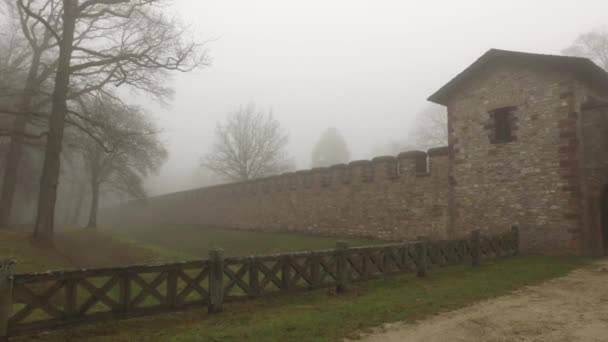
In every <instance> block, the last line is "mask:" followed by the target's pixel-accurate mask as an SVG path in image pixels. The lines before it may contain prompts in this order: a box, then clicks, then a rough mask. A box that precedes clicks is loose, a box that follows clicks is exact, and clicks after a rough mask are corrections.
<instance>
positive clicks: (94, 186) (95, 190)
mask: <svg viewBox="0 0 608 342" xmlns="http://www.w3.org/2000/svg"><path fill="white" fill-rule="evenodd" d="M98 208H99V182H97V181H95V180H93V181H92V182H91V211H89V223H88V224H87V228H97V209H98Z"/></svg>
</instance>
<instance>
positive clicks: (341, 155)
mask: <svg viewBox="0 0 608 342" xmlns="http://www.w3.org/2000/svg"><path fill="white" fill-rule="evenodd" d="M349 159H350V152H349V151H348V146H347V145H346V140H344V137H343V136H342V134H341V133H340V131H338V129H337V128H335V127H330V128H328V129H326V130H325V132H323V134H322V135H321V137H320V138H319V141H317V143H316V144H315V147H314V148H313V150H312V167H321V166H330V165H333V164H340V163H347V162H348V161H349Z"/></svg>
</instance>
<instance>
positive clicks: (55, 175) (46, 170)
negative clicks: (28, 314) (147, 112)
mask: <svg viewBox="0 0 608 342" xmlns="http://www.w3.org/2000/svg"><path fill="white" fill-rule="evenodd" d="M17 1H18V2H19V7H20V9H21V10H22V11H23V12H24V13H26V14H27V15H28V16H29V17H30V18H33V19H35V20H36V21H38V22H39V23H40V24H41V25H42V26H43V27H44V28H45V29H46V30H47V31H48V32H50V34H51V35H52V36H53V37H54V39H55V41H56V42H57V44H58V46H59V57H58V59H57V61H56V63H55V65H56V72H55V81H54V90H53V93H52V96H51V110H50V115H49V116H48V132H45V135H46V149H45V159H44V165H43V170H42V177H41V181H40V194H39V197H38V213H37V218H36V226H35V231H34V236H35V237H38V238H49V237H50V236H52V234H53V224H54V209H55V204H56V199H57V187H58V179H59V171H60V155H61V149H62V140H63V134H64V129H65V125H66V123H67V124H72V125H74V126H76V127H80V126H82V125H80V123H79V122H78V121H79V120H84V121H86V120H87V118H86V116H85V115H83V114H82V113H78V112H76V111H75V110H74V104H73V103H72V102H73V101H71V100H73V99H77V98H79V97H80V95H83V94H88V93H91V92H94V91H96V92H101V93H105V94H106V95H108V96H110V94H109V93H108V92H107V90H106V89H107V87H108V86H110V85H113V86H121V85H127V86H129V87H130V88H131V89H134V90H140V91H144V92H146V93H149V94H152V95H154V96H155V97H156V98H157V99H160V100H162V99H165V98H167V97H168V96H170V95H171V90H170V88H167V86H166V82H165V80H166V78H167V77H168V72H169V71H184V72H185V71H190V70H192V69H193V68H196V67H199V66H203V65H206V61H207V59H206V54H205V50H203V49H202V46H201V44H197V43H194V42H190V41H188V40H187V30H186V29H184V28H182V27H180V25H179V23H178V22H177V21H175V20H174V19H171V18H167V16H166V15H165V14H163V11H164V10H165V9H166V8H165V5H166V3H167V1H163V0H85V1H78V0H63V1H62V7H61V20H60V22H59V24H58V25H57V26H54V25H52V24H51V23H50V22H49V21H48V20H46V19H45V16H42V15H39V14H37V13H36V12H35V11H33V10H32V8H31V7H30V6H31V1H27V2H24V0H17Z"/></svg>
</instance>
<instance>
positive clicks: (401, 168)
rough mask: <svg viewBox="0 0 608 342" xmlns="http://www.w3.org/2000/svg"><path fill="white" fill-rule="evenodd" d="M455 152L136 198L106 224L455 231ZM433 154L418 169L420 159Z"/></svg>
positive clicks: (375, 232) (439, 234) (366, 232)
mask: <svg viewBox="0 0 608 342" xmlns="http://www.w3.org/2000/svg"><path fill="white" fill-rule="evenodd" d="M447 153H448V149H447V148H438V149H432V150H430V151H429V153H428V157H427V154H426V153H424V152H416V151H412V152H406V153H402V154H400V155H399V156H398V157H379V158H375V159H373V160H372V161H357V162H352V163H350V164H348V165H336V166H333V167H330V168H320V169H313V170H307V171H299V172H295V173H289V174H284V175H281V176H276V177H269V178H265V179H261V180H258V181H250V182H244V183H235V184H227V185H220V186H215V187H210V188H203V189H197V190H191V191H185V192H179V193H174V194H168V195H164V196H158V197H153V198H149V199H147V200H142V201H135V202H130V203H128V204H126V205H123V206H121V207H120V208H118V209H114V210H106V211H105V213H104V215H103V216H102V221H103V222H104V223H105V224H156V225H158V224H167V225H169V224H195V225H206V226H215V227H226V228H236V229H255V230H272V231H297V232H307V233H314V234H322V235H336V236H362V237H363V236H366V237H375V238H380V239H385V240H406V239H415V238H417V237H419V236H428V237H432V238H445V237H446V236H447V233H446V227H447V188H448V184H447V179H448V177H447V175H448V155H447ZM417 158H422V160H427V159H428V171H429V172H424V173H417V172H416V169H415V164H416V159H417Z"/></svg>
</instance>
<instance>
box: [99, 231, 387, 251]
mask: <svg viewBox="0 0 608 342" xmlns="http://www.w3.org/2000/svg"><path fill="white" fill-rule="evenodd" d="M102 231H111V232H112V234H113V235H118V236H124V237H126V238H128V239H131V240H136V241H139V242H143V243H146V244H152V245H157V246H160V247H162V248H165V249H169V250H174V251H179V252H180V253H184V254H187V255H191V256H193V257H197V258H207V257H208V256H209V251H210V250H211V249H212V248H215V247H220V248H222V249H224V255H225V256H247V255H253V254H273V253H280V252H293V251H303V250H315V249H325V248H334V247H335V245H336V241H338V240H344V241H347V242H349V243H350V244H351V245H353V246H355V245H369V244H374V243H379V241H378V240H371V239H349V238H346V239H341V238H337V237H321V236H312V235H304V234H297V233H269V232H251V231H242V230H228V229H213V228H206V227H200V226H169V227H167V226H138V227H124V228H123V227H112V228H107V229H102Z"/></svg>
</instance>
